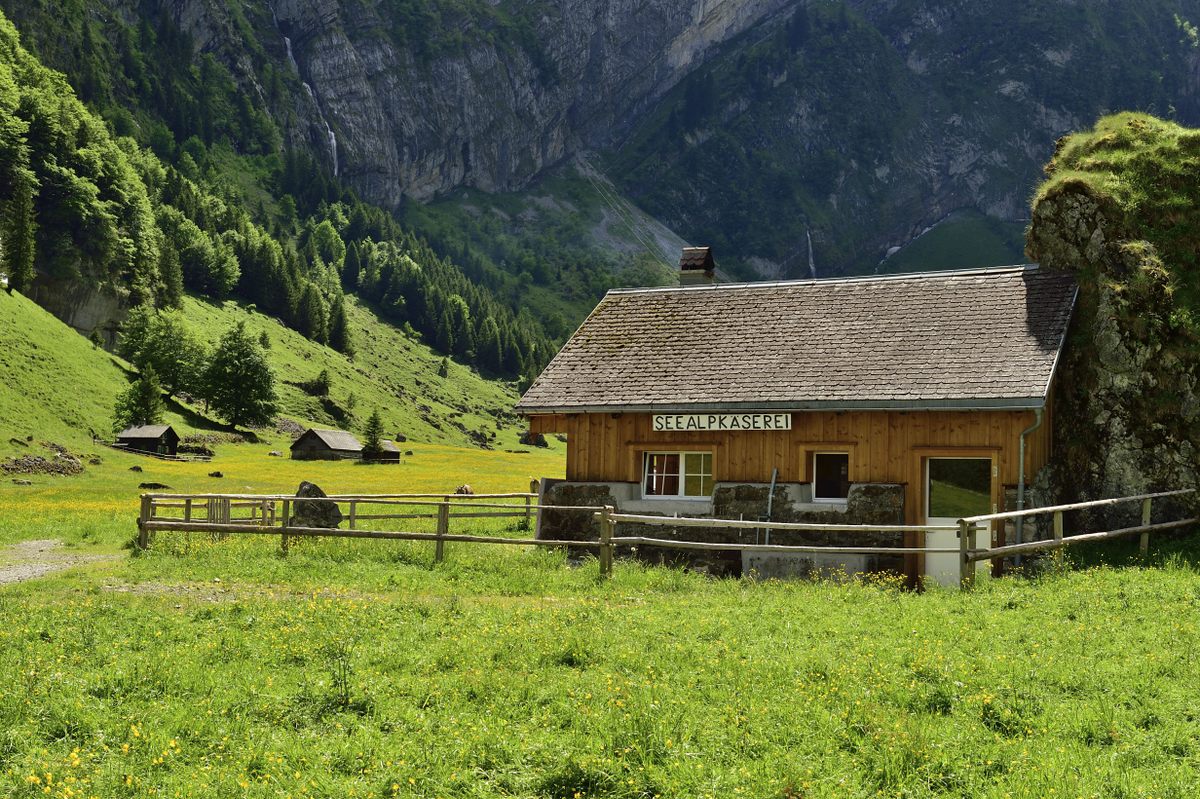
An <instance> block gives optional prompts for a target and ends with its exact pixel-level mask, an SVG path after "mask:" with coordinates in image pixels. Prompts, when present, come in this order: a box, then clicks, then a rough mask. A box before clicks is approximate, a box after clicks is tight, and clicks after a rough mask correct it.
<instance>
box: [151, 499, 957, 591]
mask: <svg viewBox="0 0 1200 799" xmlns="http://www.w3.org/2000/svg"><path fill="white" fill-rule="evenodd" d="M537 496H538V495H537V494H536V493H528V494H470V495H460V494H389V495H361V496H360V495H332V496H329V497H326V498H323V499H322V498H304V497H295V496H286V495H278V496H259V495H243V494H145V495H143V496H142V507H141V513H140V515H139V517H138V545H139V546H140V547H142V548H146V547H148V546H149V545H150V536H151V535H152V534H153V533H155V532H184V533H193V532H195V533H211V534H214V535H221V536H224V535H229V534H251V535H278V536H280V547H281V550H282V551H283V552H285V553H286V552H287V551H288V541H289V539H290V538H299V537H312V538H317V537H329V538H367V539H382V540H400V541H433V542H434V544H435V550H434V559H435V561H437V562H440V561H441V560H442V559H443V557H444V545H445V542H447V541H457V542H467V543H476V544H507V545H519V546H536V547H578V548H582V549H591V550H596V551H597V552H598V555H599V565H600V575H601V576H602V577H605V578H607V577H610V576H611V575H612V566H613V554H614V551H615V549H616V547H619V546H627V547H636V546H645V547H664V548H673V549H686V550H724V551H743V552H777V553H791V554H796V553H808V554H859V555H871V554H887V555H907V554H918V553H931V552H936V553H947V554H950V553H956V552H958V549H957V548H934V547H903V546H875V547H864V546H806V545H778V544H774V545H773V544H742V543H716V542H704V541H680V540H674V539H666V538H652V537H645V536H615V535H614V531H615V529H616V525H617V524H618V523H622V522H625V523H636V524H646V525H661V526H667V527H702V528H723V529H731V528H732V529H752V530H791V531H809V532H848V533H853V532H860V533H867V532H871V533H874V532H897V533H907V532H924V531H927V530H944V531H949V530H955V529H957V528H956V527H952V526H947V527H939V526H934V525H856V524H807V523H796V522H759V521H743V520H732V519H705V518H681V517H672V516H642V515H635V514H623V513H617V512H616V509H615V508H613V507H602V506H564V505H539V504H536V503H535V500H536V499H537ZM306 502H326V503H328V502H333V503H335V504H336V505H337V506H338V508H339V511H340V510H341V508H342V507H343V506H344V507H345V508H346V512H345V513H343V514H342V518H343V520H345V521H347V522H348V524H347V527H348V529H344V530H343V529H340V528H328V527H305V526H301V525H297V524H296V523H295V520H296V518H297V508H298V506H300V505H302V504H303V503H306ZM514 503H516V504H514ZM420 508H424V509H428V510H425V511H424V512H419V511H418V509H420ZM364 509H367V512H365V513H364V512H363V511H364ZM380 509H387V510H386V512H385V511H383V510H380ZM540 510H553V511H560V512H561V511H582V512H586V513H591V514H593V515H594V516H595V517H596V518H597V519H598V521H599V527H600V536H599V540H594V541H593V540H554V539H538V538H505V537H499V536H481V535H468V534H452V533H451V532H450V522H451V520H452V519H481V518H516V519H519V520H520V523H521V526H522V527H523V528H524V529H526V530H529V529H531V528H532V526H533V514H534V512H536V511H540ZM412 519H436V520H437V527H436V532H433V533H419V532H411V531H399V530H364V529H360V528H359V525H360V524H361V523H362V522H365V521H391V520H396V521H402V520H412Z"/></svg>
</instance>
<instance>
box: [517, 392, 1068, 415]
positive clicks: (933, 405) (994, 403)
mask: <svg viewBox="0 0 1200 799" xmlns="http://www.w3.org/2000/svg"><path fill="white" fill-rule="evenodd" d="M1045 406H1046V397H1045V395H1043V396H1040V397H995V398H987V397H984V398H971V399H920V400H851V401H844V400H809V401H804V402H795V401H778V402H696V403H679V404H671V405H665V404H661V405H660V404H648V405H637V404H630V405H565V406H564V405H524V404H520V405H517V407H516V411H517V413H520V414H524V415H525V416H542V415H545V414H567V413H724V412H731V411H742V412H746V411H797V412H800V411H944V410H954V411H1034V410H1038V409H1039V408H1044V407H1045Z"/></svg>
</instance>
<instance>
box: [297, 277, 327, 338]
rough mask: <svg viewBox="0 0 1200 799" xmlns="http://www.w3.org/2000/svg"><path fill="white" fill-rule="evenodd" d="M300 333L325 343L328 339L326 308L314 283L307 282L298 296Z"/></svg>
mask: <svg viewBox="0 0 1200 799" xmlns="http://www.w3.org/2000/svg"><path fill="white" fill-rule="evenodd" d="M299 313H300V320H299V321H300V333H301V334H302V335H303V336H304V337H305V338H308V339H312V340H313V341H319V342H321V343H325V342H327V341H328V340H329V318H328V316H327V314H328V309H327V308H326V307H325V299H324V298H323V297H322V296H321V292H320V291H319V290H318V289H317V287H316V285H314V284H312V283H308V284H306V285H305V286H304V293H303V294H302V295H301V297H300V310H299Z"/></svg>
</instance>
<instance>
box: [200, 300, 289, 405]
mask: <svg viewBox="0 0 1200 799" xmlns="http://www.w3.org/2000/svg"><path fill="white" fill-rule="evenodd" d="M205 387H206V395H207V397H208V399H209V402H210V404H211V407H212V410H213V411H214V412H215V413H216V414H217V415H218V416H220V417H222V418H223V419H225V420H226V421H227V422H229V423H230V424H232V425H264V424H267V423H268V422H270V421H271V418H272V417H273V416H274V415H275V411H276V409H277V404H276V403H277V400H276V396H275V375H274V374H272V373H271V367H270V365H269V364H268V363H267V359H266V356H265V355H264V354H263V351H262V348H261V347H260V346H259V345H258V342H256V341H255V340H254V339H253V338H251V337H250V336H249V335H248V334H247V333H246V323H245V322H238V323H237V324H236V325H234V326H233V327H232V328H230V329H229V331H228V332H227V333H225V335H224V336H222V337H221V342H220V344H218V345H217V349H216V351H215V352H213V355H212V360H211V361H210V363H209V366H208V370H207V371H206V373H205Z"/></svg>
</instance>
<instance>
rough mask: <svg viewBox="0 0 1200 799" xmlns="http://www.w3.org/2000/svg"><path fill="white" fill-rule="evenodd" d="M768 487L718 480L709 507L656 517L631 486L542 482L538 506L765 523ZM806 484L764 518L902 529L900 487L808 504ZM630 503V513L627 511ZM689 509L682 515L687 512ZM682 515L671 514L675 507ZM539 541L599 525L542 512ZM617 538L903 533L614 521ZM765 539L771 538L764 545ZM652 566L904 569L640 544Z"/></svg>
mask: <svg viewBox="0 0 1200 799" xmlns="http://www.w3.org/2000/svg"><path fill="white" fill-rule="evenodd" d="M770 495H771V486H770V485H769V484H766V483H718V484H717V485H716V487H715V490H714V492H713V498H712V501H711V503H709V502H703V501H701V502H687V501H683V502H675V503H669V504H668V506H667V507H669V508H670V509H669V510H667V509H664V510H663V511H662V512H654V511H650V510H647V509H646V505H647V504H649V503H651V502H653V501H652V500H643V499H642V498H641V496H640V491H639V486H638V484H636V483H571V482H567V481H564V480H543V481H542V495H541V502H540V504H543V505H583V506H598V505H612V506H613V507H615V508H617V510H618V511H623V512H626V513H638V514H644V515H654V516H663V517H667V516H673V515H676V513H678V515H679V516H683V517H693V518H719V519H746V520H763V519H766V518H767V506H768V499H769V497H770ZM809 498H810V486H809V485H808V484H807V483H779V484H777V485H776V486H775V492H774V499H773V500H772V501H771V502H770V506H771V507H770V518H771V520H773V521H777V522H810V523H815V524H886V525H894V524H903V523H904V486H902V485H896V484H890V483H886V484H885V483H857V484H854V485H852V486H851V487H850V495H849V497H848V498H847V501H846V503H845V504H844V505H842V504H835V503H814V502H811V501H809ZM631 505H633V506H636V507H633V508H631V507H630V506H631ZM689 506H690V507H691V508H694V511H693V512H687V508H688V507H689ZM678 508H683V509H684V510H679V511H677V510H676V509H678ZM537 534H538V537H539V538H543V539H560V540H566V541H584V540H592V541H594V540H597V539H598V538H599V535H600V525H599V522H598V521H597V520H596V519H595V518H594V517H593V516H592V514H591V512H589V511H570V510H562V511H559V510H552V509H544V510H543V511H542V512H541V514H540V515H539V519H538V532H537ZM616 535H618V536H640V537H645V538H660V539H667V540H677V541H680V540H690V541H706V542H713V543H731V544H733V543H740V544H755V543H768V542H769V543H772V544H782V545H789V544H790V545H809V546H901V545H902V544H903V540H904V538H903V533H887V532H878V531H876V532H872V531H863V532H857V531H856V532H824V531H794V530H776V531H771V532H770V533H769V536H768V534H767V531H765V530H754V529H742V528H700V527H682V526H670V525H657V524H632V523H624V522H623V523H620V524H618V525H617V528H616ZM768 538H769V541H768ZM623 554H626V555H630V554H635V555H636V556H637V557H638V558H640V559H643V560H646V561H649V562H652V563H669V564H673V565H683V566H686V567H689V568H693V569H698V570H703V571H706V572H708V573H710V574H717V575H733V576H736V575H740V574H742V573H743V572H744V571H746V570H748V569H753V570H754V571H755V572H756V573H757V574H759V575H761V576H768V577H789V576H810V575H817V574H828V573H830V572H849V573H859V572H897V573H899V572H902V571H903V567H904V558H903V556H902V555H852V556H840V555H819V554H818V555H803V556H802V555H799V554H797V555H789V554H778V555H777V554H773V553H761V554H759V553H755V554H753V555H750V556H748V557H746V558H743V556H742V553H740V552H737V551H731V552H697V551H688V550H676V549H669V548H659V547H645V546H643V547H640V548H638V551H637V552H636V553H634V552H632V551H629V550H626V551H625V552H624V553H623Z"/></svg>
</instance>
